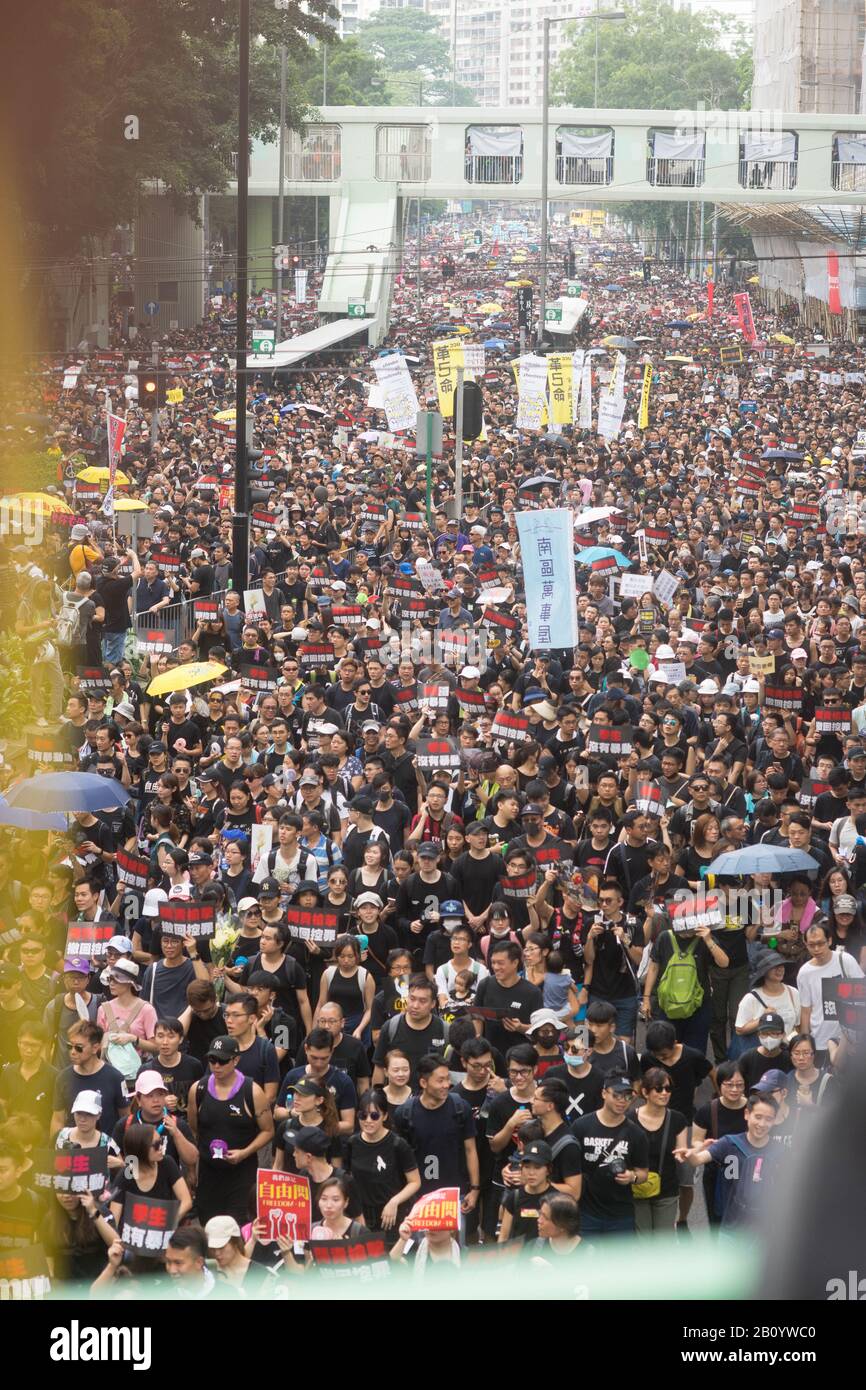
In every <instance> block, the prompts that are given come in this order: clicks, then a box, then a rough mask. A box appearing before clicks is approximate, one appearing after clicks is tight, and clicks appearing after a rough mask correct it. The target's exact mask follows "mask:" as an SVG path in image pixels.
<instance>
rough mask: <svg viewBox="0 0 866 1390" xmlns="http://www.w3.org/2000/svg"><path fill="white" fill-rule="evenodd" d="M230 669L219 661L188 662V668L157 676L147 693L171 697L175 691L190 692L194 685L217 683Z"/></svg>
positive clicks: (184, 667) (181, 667)
mask: <svg viewBox="0 0 866 1390" xmlns="http://www.w3.org/2000/svg"><path fill="white" fill-rule="evenodd" d="M228 669H229V668H228V666H222V665H221V664H220V662H218V661H188V662H187V664H186V666H175V668H174V670H173V671H166V672H165V673H164V674H163V675H161V676H156V677H155V678H154V679H153V680H152V681H151V683H150V685H149V686H148V687H147V693H148V695H169V694H170V693H171V692H172V691H173V690H189V688H190V686H192V685H204V684H205V682H207V681H215V680H216V679H217V677H219V676H224V675H225V673H226V671H227V670H228Z"/></svg>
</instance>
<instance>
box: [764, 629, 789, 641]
mask: <svg viewBox="0 0 866 1390" xmlns="http://www.w3.org/2000/svg"><path fill="white" fill-rule="evenodd" d="M784 636H785V630H784V628H781V627H771V628H769V629H768V631H767V637H768V638H769V640H770V641H771V642H781V640H782V638H783V637H784Z"/></svg>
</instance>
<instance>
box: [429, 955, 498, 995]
mask: <svg viewBox="0 0 866 1390" xmlns="http://www.w3.org/2000/svg"><path fill="white" fill-rule="evenodd" d="M466 969H467V970H471V971H472V974H473V975H474V976H475V984H476V985H480V984H481V981H482V980H486V979H487V976H488V975H489V974H490V971H489V970H488V969H487V967H486V966H484V965H482V964H481V962H480V960H471V961H470V962H469V964H468V965H467V967H466ZM456 977H457V971H456V970H455V969H454V966H453V965H452V964H451V962H450V960H447V961H446V962H445V964H444V965H440V966H439V969H438V970H437V971H436V989H437V992H438V993H439V994H447V995H448V996H449V998H450V995H451V990H452V989H453V988H454V981H455V979H456Z"/></svg>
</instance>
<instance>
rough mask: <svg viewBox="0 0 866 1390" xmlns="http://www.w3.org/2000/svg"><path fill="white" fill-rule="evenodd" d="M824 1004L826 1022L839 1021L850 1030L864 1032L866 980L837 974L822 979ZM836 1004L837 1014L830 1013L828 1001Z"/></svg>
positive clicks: (865, 1021) (840, 1024)
mask: <svg viewBox="0 0 866 1390" xmlns="http://www.w3.org/2000/svg"><path fill="white" fill-rule="evenodd" d="M821 989H822V1001H821V1002H822V1004H823V1005H824V1019H825V1021H826V1022H830V1021H833V1022H835V1023H838V1024H839V1026H840V1027H841V1028H845V1029H847V1030H848V1031H849V1032H857V1033H859V1032H862V1030H863V1025H864V1024H866V980H849V979H846V978H845V977H844V976H842V977H840V976H838V975H837V976H835V977H834V978H832V979H829V980H822V981H821ZM830 1001H832V1002H833V1003H834V1004H835V1014H830V1013H828V1011H827V1010H828V1003H829V1002H830Z"/></svg>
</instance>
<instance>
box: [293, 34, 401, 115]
mask: <svg viewBox="0 0 866 1390" xmlns="http://www.w3.org/2000/svg"><path fill="white" fill-rule="evenodd" d="M327 78H328V88H327V97H328V101H327V104H328V106H387V105H388V104H389V97H390V92H389V89H388V82H387V77H386V74H385V70H384V67H383V64H382V63H381V62H380V61H379V59H378V58H375V57H374V56H373V55H372V54H371V53H368V52H367V51H366V49H364V48H362V47H361V45H360V44H359V42H358V40H357V38H355V36H354V35H353V36H351V37H350V38H346V39H338V38H336V37H335V38H334V39H332V40H331V41H329V43H328V45H327ZM292 82H293V84H294V87H295V92H296V96H297V99H298V101H299V102H306V103H307V104H308V105H310V106H314V107H315V106H321V105H323V104H324V103H323V95H324V59H323V54H322V49H321V46H319V47H318V48H315V49H314V48H311V47H309V46H308V47H306V48H305V49H304V50H303V52H301V53H299V54H296V55H295V57H294V62H293V64H292Z"/></svg>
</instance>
